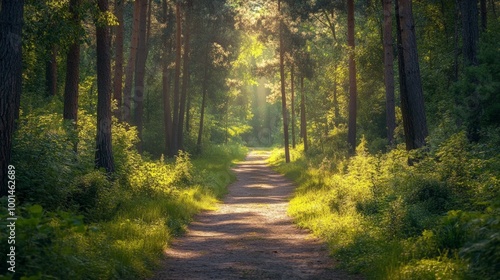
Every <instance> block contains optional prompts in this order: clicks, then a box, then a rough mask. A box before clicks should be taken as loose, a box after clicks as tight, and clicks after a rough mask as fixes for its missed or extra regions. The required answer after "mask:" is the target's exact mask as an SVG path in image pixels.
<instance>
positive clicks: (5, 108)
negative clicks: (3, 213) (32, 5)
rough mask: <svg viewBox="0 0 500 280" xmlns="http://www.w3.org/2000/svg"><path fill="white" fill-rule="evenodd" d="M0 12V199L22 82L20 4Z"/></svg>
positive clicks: (10, 0)
mask: <svg viewBox="0 0 500 280" xmlns="http://www.w3.org/2000/svg"><path fill="white" fill-rule="evenodd" d="M1 5H2V6H1V7H2V8H1V10H0V50H2V51H0V197H1V196H4V195H7V194H8V191H9V190H10V189H9V186H12V184H9V183H8V182H9V177H8V176H9V174H8V170H9V165H10V164H11V154H12V135H13V133H14V127H15V119H16V117H17V116H18V114H19V113H18V112H19V100H20V99H19V98H20V95H21V82H22V53H21V51H22V48H21V36H22V32H21V30H22V25H23V7H24V1H23V0H18V1H14V0H2V3H1Z"/></svg>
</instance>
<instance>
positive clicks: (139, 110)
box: [134, 0, 148, 152]
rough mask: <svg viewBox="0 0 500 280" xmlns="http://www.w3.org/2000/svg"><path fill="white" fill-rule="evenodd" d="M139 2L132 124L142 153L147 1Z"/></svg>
mask: <svg viewBox="0 0 500 280" xmlns="http://www.w3.org/2000/svg"><path fill="white" fill-rule="evenodd" d="M139 1H140V13H139V18H140V24H139V36H138V38H139V43H138V44H137V60H136V65H135V75H134V76H135V86H134V88H135V90H134V104H135V110H134V124H135V125H136V126H137V131H138V135H139V143H138V150H139V152H142V126H143V113H144V88H145V87H144V77H145V74H146V59H147V55H148V52H147V45H146V43H147V41H146V40H147V38H146V37H147V11H148V0H139Z"/></svg>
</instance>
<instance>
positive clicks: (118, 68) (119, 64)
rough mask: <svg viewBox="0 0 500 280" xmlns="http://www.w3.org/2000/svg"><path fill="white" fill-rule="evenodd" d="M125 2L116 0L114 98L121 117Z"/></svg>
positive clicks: (119, 117) (116, 114)
mask: <svg viewBox="0 0 500 280" xmlns="http://www.w3.org/2000/svg"><path fill="white" fill-rule="evenodd" d="M123 2H124V0H115V15H116V19H117V21H118V25H117V26H116V27H115V32H116V36H115V76H114V79H113V99H114V100H116V105H117V109H116V110H115V111H114V115H115V116H116V118H117V119H121V114H120V108H121V107H122V87H123V30H124V27H123V25H124V21H123Z"/></svg>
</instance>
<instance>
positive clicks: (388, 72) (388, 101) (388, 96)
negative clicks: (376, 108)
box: [382, 0, 396, 147]
mask: <svg viewBox="0 0 500 280" xmlns="http://www.w3.org/2000/svg"><path fill="white" fill-rule="evenodd" d="M382 3H383V9H384V25H383V26H384V27H383V41H384V83H385V109H386V110H385V111H386V127H387V140H388V142H389V146H391V147H392V146H394V144H395V143H394V130H395V129H396V112H395V106H396V105H395V101H394V65H393V63H394V54H393V51H394V50H393V44H392V42H393V38H392V12H391V11H392V0H383V1H382Z"/></svg>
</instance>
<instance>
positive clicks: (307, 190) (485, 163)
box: [270, 132, 500, 279]
mask: <svg viewBox="0 0 500 280" xmlns="http://www.w3.org/2000/svg"><path fill="white" fill-rule="evenodd" d="M493 141H494V140H493ZM431 143H434V146H432V147H431V148H430V149H427V150H422V151H412V152H407V151H406V150H405V149H404V147H398V148H396V149H394V150H392V151H391V152H389V153H386V154H378V155H372V154H370V153H369V152H368V149H367V146H369V144H368V143H367V141H366V140H364V139H362V140H361V143H360V145H359V146H358V148H357V150H356V151H357V153H356V156H354V157H352V158H350V159H338V160H337V161H336V162H335V163H332V162H329V160H328V159H327V158H321V156H322V154H321V153H318V154H316V155H315V154H312V155H309V156H314V157H312V158H305V157H304V154H302V153H300V152H297V151H294V152H292V154H294V153H297V154H296V156H295V159H294V161H293V162H292V163H290V164H284V163H283V161H284V160H283V156H282V155H281V151H278V150H275V152H273V155H272V156H271V158H270V161H271V162H272V164H273V165H274V166H275V167H276V168H277V169H278V170H279V171H280V172H283V173H285V174H286V175H287V176H289V177H290V178H292V179H294V180H295V181H297V182H298V183H299V188H298V189H297V191H296V195H295V197H294V198H293V199H292V200H291V203H290V208H289V213H290V214H291V215H292V216H293V217H294V218H295V219H296V221H297V223H298V224H299V226H302V227H307V228H309V229H311V230H312V231H313V233H314V234H316V235H317V236H320V237H322V238H324V239H325V240H326V241H327V242H328V244H329V246H330V249H331V252H332V254H333V255H335V256H337V257H338V258H340V260H341V261H342V266H343V267H345V268H347V269H349V270H352V271H356V272H362V273H363V274H365V275H366V276H367V277H368V278H370V279H464V278H470V277H472V278H474V279H495V278H498V275H499V274H498V273H499V270H498V266H497V265H495V264H496V263H498V261H499V255H498V253H497V252H498V251H499V248H500V247H499V235H498V230H499V228H498V224H499V223H498V205H499V204H498V197H499V196H498V187H499V185H498V179H497V178H498V176H499V175H500V168H499V166H498V164H499V163H500V162H499V158H498V148H497V147H496V148H493V146H491V143H490V144H487V143H485V144H471V143H469V142H468V141H467V138H466V135H465V133H464V132H459V133H456V134H451V135H450V136H448V137H446V138H444V139H443V140H442V141H437V140H431ZM408 158H418V159H419V160H418V162H413V165H411V166H410V165H408ZM320 159H321V160H320Z"/></svg>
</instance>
